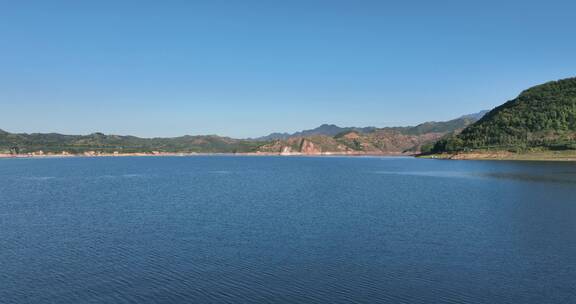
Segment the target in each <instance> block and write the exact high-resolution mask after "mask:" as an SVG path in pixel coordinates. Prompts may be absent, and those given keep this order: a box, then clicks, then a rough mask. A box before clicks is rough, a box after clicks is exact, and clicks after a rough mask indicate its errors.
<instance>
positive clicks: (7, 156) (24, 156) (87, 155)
mask: <svg viewBox="0 0 576 304" xmlns="http://www.w3.org/2000/svg"><path fill="white" fill-rule="evenodd" d="M193 156H284V157H290V156H309V157H315V156H318V157H322V156H385V157H413V156H415V155H414V154H406V153H348V152H322V153H299V152H289V153H286V152H284V153H275V152H247V153H116V154H112V153H83V154H69V153H68V154H48V153H46V154H33V153H32V154H16V155H14V154H0V159H27V158H97V157H193Z"/></svg>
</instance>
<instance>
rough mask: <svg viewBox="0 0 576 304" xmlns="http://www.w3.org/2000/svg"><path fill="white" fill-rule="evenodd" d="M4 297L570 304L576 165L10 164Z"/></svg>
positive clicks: (258, 160) (0, 284) (574, 298)
mask: <svg viewBox="0 0 576 304" xmlns="http://www.w3.org/2000/svg"><path fill="white" fill-rule="evenodd" d="M0 303H64V304H67V303H70V304H79V303H487V304H495V303H521V304H531V303H534V304H542V303H548V304H550V303H576V164H575V163H544V162H542V163H539V162H490V161H437V160H422V159H412V158H380V157H173V158H172V157H158V158H154V157H150V158H67V159H4V160H0Z"/></svg>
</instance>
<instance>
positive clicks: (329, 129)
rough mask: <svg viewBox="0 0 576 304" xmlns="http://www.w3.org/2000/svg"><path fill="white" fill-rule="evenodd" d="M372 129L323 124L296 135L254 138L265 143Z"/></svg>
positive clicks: (270, 135)
mask: <svg viewBox="0 0 576 304" xmlns="http://www.w3.org/2000/svg"><path fill="white" fill-rule="evenodd" d="M375 129H376V128H374V127H365V128H356V127H346V128H342V127H339V126H337V125H333V124H323V125H321V126H319V127H317V128H314V129H310V130H304V131H300V132H296V133H272V134H269V135H266V136H262V137H259V138H256V140H260V141H266V140H277V139H288V138H291V137H305V136H313V135H326V136H336V135H337V134H339V133H342V132H346V131H357V132H360V133H365V132H371V131H373V130H375Z"/></svg>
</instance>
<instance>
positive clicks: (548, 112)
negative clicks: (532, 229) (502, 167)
mask: <svg viewBox="0 0 576 304" xmlns="http://www.w3.org/2000/svg"><path fill="white" fill-rule="evenodd" d="M573 149H576V78H568V79H563V80H559V81H553V82H548V83H545V84H542V85H538V86H535V87H532V88H530V89H528V90H526V91H524V92H522V93H521V94H520V95H519V96H518V97H517V98H515V99H513V100H510V101H508V102H506V103H504V104H503V105H501V106H499V107H497V108H495V109H494V110H492V111H490V112H489V113H488V114H486V115H485V116H484V117H483V118H482V119H480V120H479V121H477V122H476V123H474V124H472V125H470V126H469V127H467V128H465V129H464V130H463V131H462V132H461V133H460V134H458V135H454V136H450V137H447V138H444V139H442V140H440V141H438V142H437V143H436V144H435V145H434V147H433V148H432V150H431V152H432V153H453V152H463V151H481V150H501V151H512V152H526V151H534V150H573Z"/></svg>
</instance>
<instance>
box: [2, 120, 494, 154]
mask: <svg viewBox="0 0 576 304" xmlns="http://www.w3.org/2000/svg"><path fill="white" fill-rule="evenodd" d="M484 113H485V112H479V113H475V114H471V115H465V116H462V117H460V118H457V119H454V120H450V121H446V122H426V123H423V124H420V125H417V126H413V127H393V128H375V127H365V128H356V127H348V128H342V127H338V126H336V125H328V124H325V125H321V126H320V127H318V128H315V129H312V130H304V131H301V132H297V133H293V134H287V133H275V134H270V135H268V136H265V137H262V138H258V139H234V138H229V137H221V136H215V135H205V136H181V137H174V138H139V137H135V136H119V135H105V134H102V133H93V134H90V135H63V134H57V133H32V134H24V133H23V134H15V133H9V132H6V131H3V130H0V154H35V155H36V154H41V155H42V154H88V155H97V154H131V153H144V154H161V153H269V154H325V153H337V154H390V153H414V152H418V151H419V150H420V148H421V147H422V146H423V145H425V144H431V143H433V142H434V141H436V140H438V139H440V138H442V137H443V136H445V135H447V134H452V133H457V132H459V131H460V130H462V129H463V128H465V127H466V126H468V125H470V124H471V123H473V122H475V121H476V120H477V119H478V118H479V117H481V116H482V115H483V114H484Z"/></svg>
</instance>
